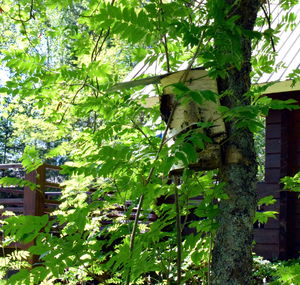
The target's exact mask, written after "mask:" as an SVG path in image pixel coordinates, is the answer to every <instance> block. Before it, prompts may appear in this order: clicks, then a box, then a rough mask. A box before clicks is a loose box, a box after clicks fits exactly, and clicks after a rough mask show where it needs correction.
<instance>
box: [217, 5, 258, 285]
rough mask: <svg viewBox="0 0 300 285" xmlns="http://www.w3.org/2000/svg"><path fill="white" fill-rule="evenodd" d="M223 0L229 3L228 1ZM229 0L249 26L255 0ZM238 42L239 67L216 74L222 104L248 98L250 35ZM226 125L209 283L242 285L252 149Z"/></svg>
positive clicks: (251, 211) (249, 237)
mask: <svg viewBox="0 0 300 285" xmlns="http://www.w3.org/2000/svg"><path fill="white" fill-rule="evenodd" d="M226 2H227V3H228V4H229V5H232V4H233V2H234V1H231V0H226ZM235 3H237V4H236V5H234V6H232V10H231V12H230V16H233V15H239V16H240V18H239V20H238V21H237V25H239V26H240V27H241V28H242V29H246V30H249V31H252V30H253V28H254V24H255V20H256V16H257V12H258V9H259V4H260V2H259V1H258V0H241V1H238V2H235ZM240 44H241V51H242V58H243V62H242V68H241V69H240V70H238V69H237V68H231V69H230V71H229V72H228V77H227V78H226V79H218V87H219V91H220V92H224V91H229V92H228V95H227V96H224V97H223V98H222V100H221V104H222V105H223V106H227V107H228V108H234V107H237V106H245V105H249V104H250V98H249V97H246V96H245V93H246V92H247V91H248V90H249V88H250V71H251V63H250V58H251V39H250V38H248V37H246V36H244V35H241V38H240ZM216 48H218V46H216ZM229 52H230V51H229ZM226 131H227V134H228V137H229V139H228V141H227V142H226V143H225V144H224V145H223V148H222V167H221V169H220V179H221V182H224V184H225V186H224V188H225V192H226V193H227V195H228V199H227V200H223V201H221V203H220V215H219V217H218V223H219V228H218V230H217V233H216V237H215V244H214V249H213V253H212V284H218V285H219V284H220V285H226V284H228V285H229V284H230V285H238V284H239V285H247V284H252V241H253V233H252V231H253V219H254V215H255V210H256V205H257V195H256V172H257V164H256V154H255V150H254V140H253V135H252V133H251V132H250V131H249V130H248V129H243V130H241V129H238V128H237V127H236V124H235V121H229V122H227V123H226Z"/></svg>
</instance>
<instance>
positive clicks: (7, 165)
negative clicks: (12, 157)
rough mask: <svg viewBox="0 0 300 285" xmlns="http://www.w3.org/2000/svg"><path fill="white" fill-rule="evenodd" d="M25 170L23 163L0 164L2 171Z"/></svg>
mask: <svg viewBox="0 0 300 285" xmlns="http://www.w3.org/2000/svg"><path fill="white" fill-rule="evenodd" d="M10 168H23V166H22V164H21V163H11V164H0V169H10Z"/></svg>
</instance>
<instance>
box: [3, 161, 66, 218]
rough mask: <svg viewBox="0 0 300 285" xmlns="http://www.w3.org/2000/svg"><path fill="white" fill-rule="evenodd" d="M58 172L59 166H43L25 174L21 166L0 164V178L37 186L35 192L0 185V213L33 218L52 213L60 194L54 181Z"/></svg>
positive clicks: (59, 189)
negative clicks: (8, 212)
mask: <svg viewBox="0 0 300 285" xmlns="http://www.w3.org/2000/svg"><path fill="white" fill-rule="evenodd" d="M59 170H60V167H59V166H53V165H48V164H43V165H41V166H40V167H39V168H38V169H37V170H35V171H32V172H30V173H26V172H25V170H24V169H23V167H22V165H21V164H0V177H4V176H8V177H18V178H22V179H25V180H27V181H29V182H32V183H34V184H37V189H36V190H30V188H29V187H27V186H25V187H20V186H14V185H11V186H1V185H0V205H2V206H3V207H4V208H3V209H1V212H4V211H12V212H14V213H15V214H16V215H20V214H22V215H34V216H40V215H43V214H47V213H50V212H52V211H53V210H54V209H55V208H57V205H58V204H59V201H58V199H57V198H58V197H59V196H60V194H61V186H60V185H59V183H58V182H57V181H56V180H57V177H58V171H59ZM51 172H52V173H51ZM53 173H54V175H53Z"/></svg>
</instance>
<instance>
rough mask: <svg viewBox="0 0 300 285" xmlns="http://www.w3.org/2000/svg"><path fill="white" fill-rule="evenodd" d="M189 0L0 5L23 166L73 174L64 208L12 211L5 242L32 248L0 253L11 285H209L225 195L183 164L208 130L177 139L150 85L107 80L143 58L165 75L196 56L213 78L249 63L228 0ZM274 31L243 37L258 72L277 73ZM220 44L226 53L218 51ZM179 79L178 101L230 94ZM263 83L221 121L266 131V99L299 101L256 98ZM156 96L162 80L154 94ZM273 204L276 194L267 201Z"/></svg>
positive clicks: (211, 175) (210, 176)
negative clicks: (255, 52) (258, 46)
mask: <svg viewBox="0 0 300 285" xmlns="http://www.w3.org/2000/svg"><path fill="white" fill-rule="evenodd" d="M195 3H196V2H195ZM195 3H193V1H190V2H187V1H183V0H177V1H164V0H151V1H137V0H119V1H114V0H112V1H93V0H91V1H54V0H46V1H40V0H35V1H30V3H29V2H28V1H25V0H19V1H10V0H8V1H6V3H5V4H1V7H0V23H1V25H2V26H3V28H4V34H7V33H10V34H9V35H10V36H9V37H7V36H5V37H3V39H2V41H3V42H1V53H2V54H3V57H1V62H2V64H3V65H4V66H5V67H6V68H7V69H8V70H9V80H8V81H7V82H6V83H5V85H4V86H3V87H1V96H2V97H3V98H4V100H3V102H2V101H1V102H2V103H1V104H2V105H1V106H4V107H5V111H3V113H2V111H1V116H2V117H5V118H6V119H8V118H9V122H10V123H9V124H11V129H10V130H9V133H11V134H12V136H13V137H14V141H15V142H18V143H20V145H21V147H20V148H22V149H23V148H24V152H23V154H22V156H21V161H22V164H23V166H24V168H25V169H26V171H27V172H30V171H34V170H35V169H37V168H38V167H39V166H40V165H41V164H42V162H43V161H49V160H51V161H52V162H55V163H56V164H62V163H64V162H65V163H64V165H63V166H62V171H61V173H62V174H65V175H66V176H67V177H68V179H66V181H64V183H63V186H64V187H63V190H62V193H61V197H60V205H59V208H58V209H57V210H56V211H55V212H53V213H52V214H51V215H50V216H49V217H48V216H46V215H45V216H41V217H31V216H12V217H9V218H7V219H6V220H5V222H4V226H3V231H4V237H5V242H6V243H11V242H12V241H15V242H22V243H28V242H33V243H34V245H33V246H30V247H29V249H28V251H26V252H25V251H17V252H16V253H14V254H12V255H11V256H6V257H4V258H3V259H2V261H1V262H2V263H1V264H2V265H1V268H2V269H3V270H6V269H11V268H12V269H16V270H19V271H18V273H16V274H14V275H12V276H11V277H10V278H9V279H8V280H7V281H4V282H3V284H60V283H61V284H78V282H79V280H80V282H82V283H84V282H89V281H90V282H92V281H95V282H98V283H100V284H124V283H125V282H126V283H127V284H130V283H131V284H145V283H146V282H148V283H149V284H173V283H174V282H177V283H180V282H181V283H182V284H209V283H210V264H211V252H212V248H213V245H214V244H213V240H214V235H215V231H216V229H217V227H218V224H217V221H216V216H217V215H218V213H219V207H218V204H219V202H220V201H221V200H223V199H228V196H227V194H226V193H224V191H223V186H224V185H223V184H222V183H220V182H219V179H218V175H217V173H216V172H215V171H206V172H193V171H190V170H189V169H188V165H189V164H191V163H195V162H196V161H197V159H198V155H199V153H198V152H199V150H203V149H205V147H206V145H207V144H209V143H211V142H212V139H211V138H209V137H208V136H206V135H204V134H203V133H202V132H193V131H192V130H191V131H188V132H186V133H185V134H183V135H182V136H180V137H178V139H177V140H176V143H175V144H173V145H169V144H168V139H167V138H166V137H167V135H168V132H169V126H168V125H165V124H164V123H163V122H162V121H161V119H160V111H159V106H158V104H157V105H155V106H151V107H149V105H147V100H149V95H148V94H145V93H146V91H145V90H144V89H141V87H134V88H127V89H121V90H118V91H111V90H112V89H110V87H112V86H113V85H114V84H115V83H116V82H119V81H122V80H123V79H124V77H125V75H126V74H127V73H128V72H129V70H131V69H132V66H134V65H135V64H136V63H138V62H141V61H142V60H144V62H145V65H148V66H149V65H150V66H151V65H152V64H153V63H156V64H158V65H160V66H161V67H162V73H164V72H172V71H176V70H177V69H178V67H179V66H180V65H181V64H182V63H183V62H189V65H190V67H192V66H194V65H201V66H203V67H204V68H205V69H207V70H208V72H209V76H210V77H212V78H216V77H222V78H225V77H226V76H227V75H228V72H229V71H230V70H231V69H232V68H238V69H240V68H241V63H242V60H243V59H242V57H241V46H240V41H239V36H240V35H241V34H243V33H246V31H243V30H241V29H240V28H239V26H238V25H236V23H237V22H238V21H239V17H237V16H232V17H231V16H229V14H230V9H231V8H230V7H228V6H227V5H226V3H225V1H207V3H204V2H203V3H200V4H199V6H198V4H197V5H196V4H195ZM281 5H284V6H286V5H288V3H287V2H284V1H282V4H281ZM286 21H287V23H291V22H292V21H294V19H293V17H291V18H287V19H286ZM277 32H278V29H275V30H270V29H268V30H263V31H262V32H257V31H255V32H253V33H249V34H247V36H248V37H250V38H251V39H253V41H255V40H260V39H264V40H266V42H265V43H264V48H263V49H262V50H263V51H264V52H262V54H261V56H260V57H259V58H256V57H255V58H253V65H254V71H255V72H257V73H259V72H264V71H271V70H272V68H271V67H270V63H273V62H274V59H273V57H272V56H273V54H272V55H271V58H270V57H269V49H268V48H267V47H268V46H269V42H270V41H271V38H272V37H274V36H276V35H277ZM215 43H222V45H223V47H224V49H220V50H218V49H215ZM228 50H231V52H228ZM173 87H174V90H175V93H176V95H177V99H178V100H181V101H182V102H183V104H190V103H193V104H195V103H197V104H202V103H203V102H206V101H214V102H216V101H217V100H218V99H219V98H218V97H220V96H226V94H220V95H218V94H215V93H214V92H212V91H210V90H202V91H192V90H190V89H189V88H188V87H187V86H185V85H184V84H182V83H179V84H175V85H174V86H173ZM264 88H267V86H263V87H256V88H253V89H252V90H251V91H250V92H249V94H245V97H247V96H250V97H251V98H252V101H253V104H252V106H250V105H244V104H241V105H240V106H239V107H236V108H233V109H228V108H225V107H224V106H221V108H220V111H221V112H222V116H223V117H224V119H225V120H226V121H234V123H235V125H236V127H237V129H238V130H241V129H250V130H251V131H252V132H258V131H259V130H261V129H262V128H263V124H262V123H261V120H260V119H258V117H259V116H265V115H267V113H268V110H269V109H270V108H273V109H282V108H288V109H295V108H296V107H295V106H294V105H293V104H294V103H295V102H294V101H292V100H287V101H285V102H283V101H275V100H273V101H272V100H270V99H268V98H266V97H261V93H262V92H263V91H264ZM160 92H161V90H160V88H159V87H157V90H156V91H155V93H156V95H158V96H159V95H160ZM145 102H146V103H145ZM212 125H213V122H202V123H199V125H198V127H199V129H201V130H203V129H209V128H210V127H212ZM158 133H160V134H161V133H162V134H163V138H160V137H158V136H157V134H158ZM25 144H26V147H24V145H25ZM17 156H18V155H16V157H17ZM19 156H20V155H19ZM174 165H183V174H182V175H181V177H180V178H178V177H177V176H176V175H170V171H172V170H173V166H174ZM178 180H179V181H178ZM0 184H3V185H12V184H17V185H20V186H30V187H31V188H33V187H34V185H32V184H29V183H28V182H26V181H24V180H20V179H16V178H2V179H1V181H0ZM199 197H201V201H200V198H199ZM170 201H171V202H170ZM272 202H273V199H272V198H271V197H268V198H265V199H264V200H262V201H260V203H261V204H270V203H272ZM274 214H275V213H273V212H266V213H259V214H257V217H256V219H257V220H259V221H260V222H266V220H267V218H268V217H274ZM153 216H154V217H155V219H154V218H153V219H152V220H155V221H151V223H150V222H149V219H150V220H151V217H153ZM28 252H29V253H30V255H31V256H33V255H36V256H38V257H39V258H38V261H37V263H36V264H34V267H33V268H29V267H28V263H27V262H26V261H25V260H26V259H27V258H28V256H29V254H28ZM8 262H9V263H10V264H9V265H8ZM178 272H179V273H181V276H180V274H179V273H178ZM2 275H4V274H2ZM179 277H181V281H180V280H179Z"/></svg>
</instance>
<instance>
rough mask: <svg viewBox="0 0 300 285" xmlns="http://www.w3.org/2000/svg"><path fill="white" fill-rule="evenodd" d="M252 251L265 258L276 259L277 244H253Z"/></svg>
mask: <svg viewBox="0 0 300 285" xmlns="http://www.w3.org/2000/svg"><path fill="white" fill-rule="evenodd" d="M254 252H255V253H256V254H257V255H259V256H263V257H264V258H265V259H269V260H272V259H277V258H278V257H279V245H278V244H256V245H255V246H254Z"/></svg>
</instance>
